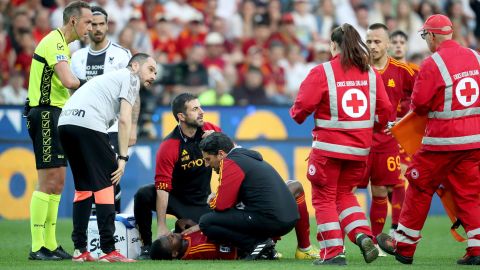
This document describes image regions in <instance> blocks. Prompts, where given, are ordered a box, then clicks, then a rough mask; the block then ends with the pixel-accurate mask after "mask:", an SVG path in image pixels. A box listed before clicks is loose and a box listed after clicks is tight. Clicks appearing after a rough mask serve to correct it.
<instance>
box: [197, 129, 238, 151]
mask: <svg viewBox="0 0 480 270" xmlns="http://www.w3.org/2000/svg"><path fill="white" fill-rule="evenodd" d="M199 147H200V149H201V150H202V151H203V152H205V153H207V154H209V155H216V154H218V151H220V150H223V152H225V153H228V152H230V150H232V149H233V147H235V145H234V144H233V141H232V139H230V138H229V137H228V136H227V135H225V134H224V133H222V132H213V133H212V134H210V135H208V136H207V137H205V138H203V139H202V141H201V142H200V145H199Z"/></svg>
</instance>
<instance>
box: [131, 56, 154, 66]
mask: <svg viewBox="0 0 480 270" xmlns="http://www.w3.org/2000/svg"><path fill="white" fill-rule="evenodd" d="M149 57H150V55H148V54H146V53H136V54H134V55H133V56H132V58H130V61H128V65H127V67H132V64H133V62H137V63H139V64H140V65H141V64H143V63H145V61H147V59H148V58H149Z"/></svg>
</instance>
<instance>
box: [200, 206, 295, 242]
mask: <svg viewBox="0 0 480 270" xmlns="http://www.w3.org/2000/svg"><path fill="white" fill-rule="evenodd" d="M296 222H297V220H293V221H290V222H283V221H278V220H274V219H272V218H267V217H265V216H263V215H260V214H258V213H255V212H248V211H244V210H238V209H235V208H232V209H229V210H227V211H225V212H216V211H215V212H211V213H208V214H205V215H203V216H202V217H201V218H200V230H201V231H202V232H203V234H205V235H206V236H207V237H208V239H210V240H213V241H216V242H221V243H226V244H232V245H233V246H235V247H238V248H240V249H241V250H242V251H250V250H251V249H252V248H253V247H254V245H255V244H257V243H259V242H263V241H265V240H267V239H268V238H272V237H280V236H282V235H285V234H287V233H288V232H290V231H291V230H292V229H293V228H294V227H295V224H296Z"/></svg>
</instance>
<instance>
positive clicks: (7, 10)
mask: <svg viewBox="0 0 480 270" xmlns="http://www.w3.org/2000/svg"><path fill="white" fill-rule="evenodd" d="M11 7H12V6H11V2H10V1H9V0H0V15H2V16H11V15H12V14H11V11H12V8H11ZM4 20H5V18H4Z"/></svg>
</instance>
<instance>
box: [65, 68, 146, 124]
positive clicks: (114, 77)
mask: <svg viewBox="0 0 480 270" xmlns="http://www.w3.org/2000/svg"><path fill="white" fill-rule="evenodd" d="M139 91H140V79H139V78H138V76H137V75H134V74H133V73H132V72H131V71H130V70H129V69H128V68H124V69H119V70H116V71H112V72H109V73H107V74H103V75H100V76H97V77H95V78H92V79H91V80H89V81H88V82H87V83H86V84H85V85H83V86H82V87H81V88H80V89H78V90H77V91H76V92H75V93H74V94H73V95H72V96H71V97H70V98H69V99H68V101H67V103H65V106H64V107H63V109H62V113H61V114H60V118H59V120H58V125H59V126H62V125H76V126H80V127H85V128H88V129H92V130H96V131H99V132H102V133H107V129H108V128H109V127H110V126H112V125H113V123H114V122H115V120H116V119H117V115H118V114H119V112H120V100H121V99H125V100H126V101H127V102H128V103H130V104H131V105H132V106H133V105H134V103H135V99H136V97H137V95H138V92H139Z"/></svg>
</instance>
